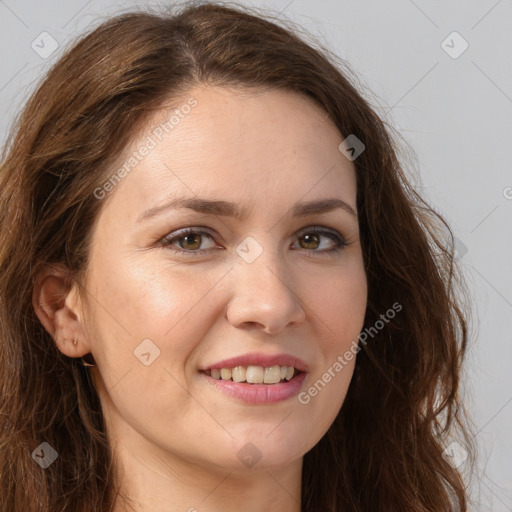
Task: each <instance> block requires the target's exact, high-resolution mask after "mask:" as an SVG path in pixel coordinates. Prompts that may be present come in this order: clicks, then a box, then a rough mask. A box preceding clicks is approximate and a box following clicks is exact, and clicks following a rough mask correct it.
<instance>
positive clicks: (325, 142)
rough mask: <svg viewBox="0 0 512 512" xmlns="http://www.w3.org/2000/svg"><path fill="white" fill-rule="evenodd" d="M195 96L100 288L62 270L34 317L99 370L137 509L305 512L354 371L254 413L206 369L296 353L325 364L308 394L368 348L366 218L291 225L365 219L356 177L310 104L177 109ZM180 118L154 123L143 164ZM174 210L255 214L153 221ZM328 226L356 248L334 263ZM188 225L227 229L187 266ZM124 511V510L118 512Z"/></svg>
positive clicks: (125, 195) (130, 199)
mask: <svg viewBox="0 0 512 512" xmlns="http://www.w3.org/2000/svg"><path fill="white" fill-rule="evenodd" d="M191 96H193V97H194V98H196V99H197V101H198V104H197V106H196V107H195V108H193V109H192V111H191V112H190V113H189V114H188V115H187V116H186V117H184V119H182V120H180V123H179V124H178V125H177V126H176V127H175V129H174V130H172V131H170V133H168V134H166V135H165V137H163V138H162V140H161V141H159V143H158V144H157V145H156V147H155V148H153V149H152V150H151V151H150V152H149V154H148V155H147V156H145V157H144V159H143V160H142V161H141V162H140V163H139V164H138V165H137V166H136V167H135V168H134V169H133V170H132V171H131V172H130V173H129V174H128V175H127V176H126V177H124V179H123V180H122V181H121V183H119V184H118V185H117V186H116V188H115V189H114V190H113V191H112V192H111V193H110V195H109V197H108V198H107V199H108V200H107V199H106V200H105V203H104V204H103V205H102V210H101V213H100V214H99V216H98V218H97V219H96V223H95V225H94V231H93V243H92V248H91V256H90V264H89V267H88V268H87V272H86V275H85V278H84V282H83V283H82V287H83V290H85V292H84V291H82V293H79V287H78V286H77V285H76V284H74V285H72V286H70V287H66V286H65V284H64V281H63V278H62V275H61V274H60V273H59V272H58V271H56V270H53V271H50V270H47V271H45V272H42V273H41V275H40V276H38V280H37V285H36V288H35V291H34V305H35V309H36V312H37V314H38V316H39V318H40V319H41V321H42V323H43V324H44V326H45V327H46V329H47V330H48V331H49V332H50V333H51V334H52V335H53V336H54V339H55V342H56V344H57V346H58V348H59V349H60V350H61V351H62V352H63V353H64V354H66V355H67V356H69V357H79V356H83V355H85V354H88V353H91V354H92V355H93V357H94V360H95V362H96V365H97V366H96V368H90V369H88V371H91V372H92V373H93V376H94V382H95V383H96V388H97V390H98V393H99V396H100V400H101V404H102V409H103V412H104V415H105V419H106V422H107V430H108V436H109V439H110V440H111V442H112V444H113V446H114V454H115V457H116V458H117V460H118V461H119V463H120V465H121V467H122V474H121V476H120V479H121V485H122V489H123V491H124V492H125V493H126V494H127V495H128V496H129V497H130V498H131V499H132V500H133V501H134V502H135V503H136V505H135V508H134V509H135V510H137V511H152V512H164V511H165V512H167V511H169V510H180V511H184V512H185V511H190V512H193V511H198V512H213V511H219V510H222V511H224V512H230V511H239V510H245V511H250V512H260V511H263V510H265V511H268V512H273V511H276V512H277V511H279V512H281V511H283V510H287V511H291V512H299V511H300V496H301V471H302V460H303V456H304V454H305V453H307V452H308V451H309V450H311V449H312V448H313V447H314V446H315V445H316V444H317V443H318V441H319V440H320V439H321V437H322V436H323V435H324V434H325V433H326V431H327V430H328V428H329V426H330V425H331V424H332V422H333V421H334V419H335V417H336V415H337V414H338V412H339V410H340V408H341V406H342V404H343V401H344V398H345V395H346V392H347V389H348V386H349V384H350V380H351V378H352V375H353V369H354V365H355V358H354V359H352V360H351V361H350V362H349V363H348V364H347V365H346V366H345V367H344V368H343V370H342V371H340V372H339V373H338V374H337V375H336V377H334V378H333V379H332V381H331V382H329V383H328V384H327V385H326V386H325V387H324V388H323V389H322V391H321V392H319V393H318V395H317V396H315V397H313V398H311V400H310V401H309V402H308V403H307V404H303V403H300V402H299V400H298V399H297V396H293V397H291V398H288V399H286V400H283V401H280V402H277V403H271V404H257V405H254V404H247V403H244V402H242V401H240V400H237V399H235V398H233V397H229V396H226V395H225V394H224V393H222V392H220V391H218V390H217V389H216V388H215V387H213V386H211V385H208V384H206V383H205V379H204V378H202V376H201V374H200V373H199V368H201V367H204V366H208V365H211V364H213V363H215V362H217V361H221V360H223V359H226V358H229V357H233V356H239V355H243V354H246V353H248V352H263V353H265V354H277V353H286V354H291V355H294V356H297V357H299V358H301V359H302V360H304V361H305V362H306V363H307V364H308V365H309V371H308V372H307V375H306V380H305V382H304V383H303V386H302V388H301V391H304V390H307V389H308V388H309V387H310V386H311V385H312V384H313V383H314V382H315V381H317V380H318V379H320V378H321V376H322V374H324V372H325V371H326V370H327V368H329V367H332V365H333V363H334V362H335V361H336V360H337V357H338V356H339V355H340V354H343V353H344V352H345V351H346V350H347V349H348V348H349V347H350V344H351V342H353V340H356V339H357V336H358V334H359V332H360V330H361V328H362V326H363V320H364V313H365V308H366V300H367V283H366V276H365V272H364V266H363V257H362V252H361V246H360V243H359V231H358V220H357V216H356V215H354V214H352V213H350V212H349V211H347V210H346V209H343V208H337V209H333V210H332V211H329V212H324V213H314V214H310V215H308V216H305V217H292V215H291V211H292V207H293V206H294V205H295V204H296V203H302V202H309V201H316V200H320V199H333V198H335V199H340V200H342V201H344V202H345V203H347V204H348V205H349V207H351V208H352V209H353V210H354V211H356V174H355V166H354V164H353V163H352V162H350V161H349V160H348V159H346V158H345V157H344V156H343V154H342V153H341V152H340V151H339V150H338V145H339V144H340V142H341V141H342V140H343V138H342V137H341V136H340V134H339V132H338V131H337V129H336V127H335V126H334V125H333V124H332V122H331V121H330V119H328V118H326V113H325V112H324V111H323V110H322V109H321V108H320V107H319V106H317V105H316V104H315V103H313V102H312V100H310V99H308V98H305V97H303V96H300V95H297V94H296V93H293V92H289V91H277V90H274V91H270V92H268V91H264V92H259V93H257V94H254V93H252V92H247V91H245V92H243V93H242V92H241V91H240V90H234V89H228V88H220V87H206V86H201V87H196V88H194V89H193V90H191V91H190V92H189V94H188V95H187V96H186V97H185V100H184V101H183V102H178V103H177V105H182V104H183V103H185V101H186V99H187V98H189V97H191ZM173 105H176V104H173ZM168 118H169V112H164V111H160V112H158V113H156V114H155V115H154V117H153V119H151V120H150V122H149V123H148V127H149V128H148V130H146V131H144V132H141V133H140V134H139V136H138V138H136V140H134V141H133V144H132V146H131V147H130V148H128V150H127V151H128V153H129V152H130V151H133V150H134V149H136V148H137V147H140V145H141V144H142V143H143V141H144V140H146V139H147V137H148V134H150V133H151V129H154V127H155V126H157V125H158V124H159V123H160V122H161V121H162V120H166V119H168ZM125 158H126V157H125ZM119 162H120V165H122V163H123V159H122V158H121V159H120V160H119ZM116 169H117V167H116ZM176 197H187V198H188V197H196V198H197V197H201V198H207V199H213V200H224V201H230V202H234V203H236V204H237V205H239V206H241V207H245V208H247V216H246V217H245V218H243V219H235V218H232V217H229V216H216V215H212V214H207V213H197V212H194V211H192V210H187V209H174V210H166V211H164V212H162V213H160V214H158V215H156V216H154V217H150V218H148V219H146V220H144V221H142V222H138V221H137V219H138V218H139V216H140V215H141V214H142V213H143V212H145V211H146V210H148V209H150V208H154V207H155V206H160V205H162V204H164V203H165V202H167V201H169V200H170V199H173V198H176ZM312 226H314V227H319V228H326V229H327V230H331V231H332V230H334V232H336V233H339V235H341V236H342V237H344V238H345V239H346V242H347V244H348V245H346V246H345V247H342V248H341V249H339V250H338V251H334V252H331V253H328V252H325V251H326V250H328V249H330V248H334V247H335V245H336V243H335V241H334V240H333V239H331V238H329V237H328V236H326V235H325V234H320V235H316V237H317V238H315V234H314V233H313V234H311V231H310V230H309V229H308V228H311V227H312ZM187 227H192V228H208V229H209V233H210V232H211V234H208V235H204V234H203V235H197V234H196V237H198V238H196V239H194V236H193V235H192V236H190V235H189V236H188V238H184V236H185V235H181V238H180V239H179V240H180V242H179V241H177V239H175V240H174V241H173V242H172V244H173V246H172V247H173V248H175V249H176V250H178V251H179V250H180V249H181V251H182V253H181V254H180V253H178V252H174V251H173V250H172V248H170V247H169V246H167V247H164V246H161V245H160V246H159V245H158V241H159V240H161V239H162V238H164V237H166V236H168V235H171V234H173V233H175V232H176V231H177V230H178V229H181V228H187ZM196 231H197V229H196ZM302 231H304V232H303V233H302ZM299 232H301V233H299ZM308 235H309V238H308ZM249 236H250V237H252V238H253V239H254V240H256V242H257V243H258V244H259V247H261V249H262V252H261V254H260V255H259V257H257V258H256V259H255V260H254V261H252V262H251V263H248V262H247V261H246V260H245V259H244V258H242V257H241V256H240V255H239V253H237V251H236V249H237V247H238V246H240V244H242V242H243V241H244V239H246V238H247V237H249ZM196 240H198V241H197V242H196ZM197 249H199V250H204V253H202V254H200V255H195V256H187V255H182V254H183V252H186V251H189V252H190V251H192V250H197ZM313 253H314V254H315V256H313ZM55 297H61V300H56V299H55ZM73 338H77V339H78V342H77V344H76V345H74V344H73V342H72V340H73ZM145 339H150V340H151V342H152V343H153V344H154V346H156V347H158V349H159V350H160V354H159V356H158V357H157V358H156V359H155V360H154V361H153V362H152V363H151V364H149V365H148V366H146V365H144V364H142V363H141V361H140V360H139V359H138V358H137V357H135V356H134V350H135V349H136V348H137V347H138V346H139V345H140V343H141V342H142V340H145ZM247 443H252V444H253V445H255V446H256V447H257V449H258V451H259V453H260V454H261V458H260V459H259V461H258V462H257V463H256V464H255V465H253V466H251V467H249V466H247V465H245V464H244V463H242V461H241V460H240V458H239V457H238V455H237V454H238V452H239V450H241V449H242V448H243V447H244V446H246V445H247ZM125 510H129V509H128V507H127V505H126V504H125V503H123V501H122V500H120V499H119V500H118V501H117V502H116V505H115V508H114V512H122V511H125Z"/></svg>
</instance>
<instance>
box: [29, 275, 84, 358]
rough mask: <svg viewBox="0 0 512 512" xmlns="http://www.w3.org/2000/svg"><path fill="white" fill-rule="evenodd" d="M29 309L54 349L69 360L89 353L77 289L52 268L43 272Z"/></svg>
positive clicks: (39, 277) (38, 279)
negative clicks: (50, 338) (50, 340)
mask: <svg viewBox="0 0 512 512" xmlns="http://www.w3.org/2000/svg"><path fill="white" fill-rule="evenodd" d="M32 305H33V307H34V310H35V313H36V315H37V317H38V318H39V320H40V322H41V323H42V325H43V327H44V328H45V329H46V331H47V332H48V333H49V334H50V335H51V336H52V338H53V339H54V341H55V344H56V345H57V348H58V349H59V350H60V351H61V352H62V353H63V354H65V355H67V356H69V357H80V356H82V355H84V354H86V353H88V352H89V350H88V347H87V346H86V345H87V344H88V343H87V339H86V337H85V336H84V331H83V322H82V314H81V311H80V301H79V300H78V287H77V284H73V283H72V282H71V281H70V280H69V275H68V273H66V272H65V271H60V270H56V269H55V267H52V268H46V269H44V270H42V271H41V272H40V273H39V274H38V276H37V278H36V282H35V285H34V291H33V295H32Z"/></svg>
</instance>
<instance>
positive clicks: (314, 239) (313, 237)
mask: <svg viewBox="0 0 512 512" xmlns="http://www.w3.org/2000/svg"><path fill="white" fill-rule="evenodd" d="M301 238H302V239H303V240H306V248H307V249H315V248H316V246H318V235H317V234H316V233H313V234H307V235H304V236H302V237H301ZM311 243H313V245H314V246H315V247H311V246H310V245H309V244H311Z"/></svg>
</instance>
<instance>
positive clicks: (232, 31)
mask: <svg viewBox="0 0 512 512" xmlns="http://www.w3.org/2000/svg"><path fill="white" fill-rule="evenodd" d="M342 68H343V66H342V63H340V62H335V58H334V56H332V55H329V54H328V52H327V51H325V50H324V51H320V50H317V49H315V48H313V47H311V46H310V45H308V44H307V43H306V42H304V41H302V40H301V39H300V38H299V37H298V36H297V35H295V34H294V32H293V31H292V29H285V28H282V27H280V26H278V25H277V24H274V23H272V22H271V21H269V20H265V19H263V18H262V17H260V16H258V15H256V14H255V13H251V12H250V11H249V10H248V9H246V8H241V7H240V6H234V7H226V6H219V5H215V4H205V5H201V6H193V5H190V6H185V8H184V9H182V10H181V11H180V12H176V13H174V14H172V15H171V14H169V15H155V14H147V13H140V12H138V13H129V14H124V15H121V16H118V17H115V18H112V19H111V20H108V21H107V22H105V23H103V24H102V25H101V26H100V27H98V28H96V29H95V30H93V31H92V32H91V33H89V34H87V35H86V36H84V37H82V38H81V39H80V40H79V41H78V42H77V43H76V44H75V45H74V47H73V48H71V49H69V50H68V51H67V53H66V54H65V55H64V56H63V57H62V58H61V59H60V60H59V61H58V62H57V63H56V64H55V65H54V67H53V68H52V69H51V70H50V72H49V74H48V76H47V77H46V78H45V79H44V81H43V82H42V83H41V85H40V87H39V88H38V90H37V91H36V92H35V93H34V95H33V96H32V97H31V98H30V100H29V101H28V103H27V106H26V108H25V111H24V112H23V115H22V116H21V118H20V119H19V122H18V125H17V129H16V130H15V131H13V134H12V138H11V140H10V144H9V146H8V147H6V149H5V151H4V155H3V158H2V162H3V163H2V167H1V176H0V180H1V183H0V198H1V203H0V205H1V209H0V212H1V228H0V247H2V252H1V259H0V269H1V273H2V280H1V283H0V293H1V294H0V298H1V338H0V342H1V343H0V350H1V352H0V354H1V357H0V361H1V363H0V369H1V383H2V387H1V392H0V393H1V396H0V404H1V405H0V407H1V409H0V411H1V414H0V419H1V431H2V438H1V445H0V446H1V452H0V455H1V457H0V460H1V462H0V464H1V465H0V481H1V490H2V493H0V496H1V497H0V504H1V507H0V510H1V511H13V510H16V511H18V510H19V511H21V510H24V511H25V510H27V511H32V510H34V511H35V510H38V511H40V510H44V511H56V510H73V511H90V510H98V511H99V510H105V511H108V510H112V511H114V512H121V511H125V510H140V511H142V510H144V511H146V510H148V511H149V510H151V511H163V510H189V511H193V510H197V511H201V512H202V511H213V510H241V509H243V510H251V511H263V510H265V511H273V510H280V511H281V510H287V511H292V512H298V511H308V512H309V511H317V510H323V511H325V510H329V511H372V512H375V511H388V510H393V511H400V510H403V511H405V510H407V511H418V512H419V511H436V512H439V511H454V510H467V501H468V496H467V491H466V484H465V482H464V479H463V477H462V474H461V471H462V466H461V465H460V464H459V463H457V464H455V463H454V462H453V460H451V459H450V456H447V452H446V449H445V448H446V446H447V445H448V446H449V447H451V448H450V450H451V451H450V452H449V453H450V454H451V456H452V458H453V451H454V450H453V448H454V446H455V448H458V449H459V452H458V459H461V453H462V454H463V455H464V456H463V457H462V458H463V459H466V457H468V459H467V460H468V461H471V460H472V456H473V450H472V447H471V436H470V434H469V428H468V427H467V426H466V425H465V423H464V419H465V418H464V416H463V415H462V413H461V410H460V409H461V404H460V402H459V394H458V386H459V377H460V367H461V363H462V361H463V358H464V354H465V350H466V343H467V333H466V322H467V319H466V313H465V312H464V311H463V306H462V303H460V302H459V299H458V298H457V297H456V295H455V292H454V280H455V278H456V273H455V272H456V270H455V268H454V257H453V251H452V250H450V247H449V246H445V244H446V232H447V230H446V229H445V228H447V226H446V225H445V224H444V223H443V221H442V219H441V218H440V217H439V216H438V215H437V214H436V213H435V212H433V211H432V210H431V209H430V208H429V207H428V205H427V204H426V203H425V202H423V201H422V200H421V198H420V197H419V196H418V195H417V194H416V193H415V192H414V190H413V189H412V188H411V187H410V185H409V184H408V181H407V179H406V177H405V175H404V173H403V171H402V170H401V167H400V165H399V162H398V159H397V156H396V152H395V145H394V143H393V141H392V139H391V136H390V135H389V133H388V131H387V130H386V128H385V126H384V124H383V122H382V121H381V120H380V119H379V117H378V116H377V115H376V114H375V113H374V111H373V110H372V109H371V107H370V105H369V104H368V103H367V101H365V100H364V99H363V97H362V96H361V94H360V93H359V92H357V90H356V89H355V87H354V86H353V85H351V83H350V82H349V81H348V79H347V78H346V76H345V72H343V71H342ZM448 233H449V235H450V236H451V232H450V231H449V229H448ZM189 244H190V245H189ZM447 245H449V244H447ZM455 434H458V437H457V439H459V443H456V444H455V445H454V444H453V441H452V439H454V437H453V436H454V435H455ZM449 443H452V444H449ZM462 447H463V448H462ZM461 450H462V452H461ZM459 462H460V460H459Z"/></svg>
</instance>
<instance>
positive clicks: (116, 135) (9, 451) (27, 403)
mask: <svg viewBox="0 0 512 512" xmlns="http://www.w3.org/2000/svg"><path fill="white" fill-rule="evenodd" d="M258 14H259V13H257V12H256V10H255V9H249V8H247V7H243V6H241V5H239V4H234V3H232V5H231V6H228V5H219V4H212V3H203V4H202V5H198V6H195V5H192V4H190V5H189V4H185V5H184V6H182V7H180V9H179V10H178V11H176V12H172V11H169V12H166V13H163V14H162V13H150V12H145V13H143V12H134V13H127V14H123V15H119V16H116V17H113V18H111V19H108V20H106V21H104V22H103V23H102V24H101V25H100V26H99V27H97V28H95V29H94V30H91V31H90V33H88V34H85V35H83V36H82V37H80V38H79V40H78V41H76V42H75V43H74V45H73V46H72V47H71V48H70V49H68V50H67V51H66V53H65V54H64V55H63V56H62V57H61V58H60V59H59V60H58V62H57V63H56V64H55V65H54V66H53V67H52V68H51V69H50V70H49V72H48V74H47V75H46V77H45V78H44V80H43V81H42V82H41V84H40V85H39V87H38V89H37V90H36V91H35V93H34V94H33V95H32V96H31V97H30V99H29V101H28V102H27V104H26V107H25V109H24V111H23V112H22V114H21V115H20V116H19V118H18V120H17V123H16V125H15V127H14V128H13V131H12V133H11V136H10V138H9V139H8V143H7V144H6V146H5V148H4V150H3V153H2V158H1V162H2V163H1V173H0V275H1V279H0V322H1V324H0V386H1V387H0V431H1V440H0V512H13V511H21V510H24V511H27V512H31V511H36V510H37V511H52V512H56V511H60V510H73V511H82V510H83V511H86V510H88V511H90V510H97V511H100V510H102V511H108V510H110V509H111V507H112V506H113V503H114V501H115V498H116V494H117V492H118V482H117V481H116V467H115V464H114V458H113V454H112V453H111V450H110V447H109V442H108V439H107V436H106V434H105V425H104V421H103V416H102V412H101V407H100V402H99V399H98V396H97V394H96V391H95V388H94V386H93V382H92V379H91V375H90V373H89V372H90V370H88V368H85V367H84V366H82V365H81V364H79V363H78V360H77V359H73V358H69V357H66V356H65V355H63V354H62V353H61V352H60V351H59V350H58V349H57V347H56V345H55V343H54V341H53V339H52V337H51V336H50V335H49V333H48V332H46V330H45V329H44V328H43V326H42V325H41V323H40V322H39V321H38V319H37V317H36V315H35V312H34V308H33V305H32V293H33V287H34V278H35V275H36V274H37V272H38V270H39V269H41V268H42V267H43V266H44V265H47V264H55V265H63V266H65V268H67V269H68V270H69V275H70V279H76V280H78V279H79V277H80V275H81V273H82V272H83V271H84V269H85V268H86V266H87V262H88V259H87V257H88V248H89V244H90V233H91V226H92V223H93V222H94V220H95V219H96V218H97V216H98V213H99V211H100V208H101V206H102V204H103V203H104V202H103V201H100V200H98V198H97V195H95V193H94V191H95V190H96V189H97V187H99V186H101V185H102V184H103V183H105V180H106V179H107V178H108V177H109V176H111V175H112V162H114V160H115V159H116V157H118V156H119V155H120V153H121V151H122V150H123V149H124V148H125V147H126V145H127V143H128V142H129V141H130V140H131V139H132V137H133V136H134V134H136V133H137V132H138V130H139V129H140V128H141V126H142V124H143V123H144V121H145V120H146V119H147V118H148V115H149V113H151V112H154V111H155V110H157V109H158V108H159V106H161V105H162V104H163V102H164V101H165V102H168V101H169V99H170V98H172V99H174V100H176V101H177V100H178V98H181V97H182V96H183V95H184V94H185V93H186V92H187V90H189V89H190V88H191V87H192V86H194V85H197V84H215V85H229V86H237V87H260V88H264V89H276V88H284V89H287V90H291V91H296V92H298V93H301V94H305V95H307V96H309V97H310V98H313V99H314V100H315V101H316V102H317V103H318V104H319V105H321V106H322V107H323V108H324V109H325V111H326V113H328V115H329V116H330V118H331V119H332V120H333V122H334V123H335V124H336V126H337V128H338V129H339V132H340V134H341V135H342V136H343V137H346V136H348V135H349V134H353V135H355V136H356V137H357V138H358V139H360V140H361V141H362V142H363V143H364V144H365V146H366V147H365V150H364V152H363V153H362V154H361V155H360V156H359V157H358V158H357V159H356V160H354V164H355V166H356V170H357V209H358V212H359V223H360V233H361V243H362V249H363V257H364V263H365V268H366V273H367V278H368V305H367V312H366V317H365V329H366V328H370V327H371V326H374V325H375V323H376V322H378V321H379V317H380V315H381V314H382V313H384V312H385V311H386V310H388V309H389V308H390V305H391V304H394V303H399V304H400V305H401V306H402V308H403V309H402V311H401V312H400V314H397V315H396V317H395V318H394V319H393V320H392V321H389V322H386V323H385V325H384V327H383V328H382V329H380V330H379V333H378V335H377V336H375V337H373V338H372V339H371V340H370V341H368V343H365V344H364V346H363V345H361V348H362V349H361V351H360V353H359V355H358V357H357V362H356V366H355V373H354V377H353V379H352V381H351V384H350V387H349V390H348V393H347V395H346V399H345V401H344V404H343V406H342V408H341V410H340V412H339V414H338V416H337V418H336V419H335V421H334V423H333V424H332V426H331V427H330V429H329V431H328V432H327V433H326V435H325V436H324V437H323V438H322V439H321V440H320V442H319V443H318V444H317V445H316V446H315V447H314V448H313V449H312V450H310V451H309V452H308V453H306V454H305V456H304V463H303V474H302V496H301V503H302V510H303V511H308V512H313V511H323V512H325V511H330V512H339V511H346V512H348V511H354V512H355V511H358V512H363V511H364V512H379V511H381V512H384V511H390V510H392V511H394V512H398V511H408V512H424V511H431V512H433V511H435V512H443V511H455V510H460V511H465V510H467V502H468V495H467V494H468V493H467V485H466V483H465V479H464V478H463V476H462V474H461V472H460V471H459V470H458V469H456V468H455V467H454V466H453V465H452V464H450V463H449V462H448V460H447V459H448V458H447V457H446V456H444V455H443V450H444V448H445V446H446V444H447V443H448V442H449V441H450V440H451V439H455V438H457V439H459V443H460V444H461V446H463V447H464V450H465V451H466V453H467V454H468V461H470V462H472V461H473V459H474V456H473V454H474V449H473V447H472V445H471V442H472V438H471V435H470V433H469V432H470V430H469V429H470V426H469V422H467V421H465V419H466V417H467V415H466V414H465V413H464V409H463V406H462V404H461V402H460V391H459V379H460V371H461V364H462V361H463V359H464V355H465V351H466V346H467V342H468V322H469V319H468V313H467V307H466V306H465V302H464V301H463V300H462V299H461V298H460V294H458V293H457V290H462V289H463V288H462V287H461V286H458V288H456V286H455V285H456V284H459V285H462V284H463V281H461V279H460V275H459V271H458V270H457V267H456V265H455V263H456V262H455V257H454V250H453V243H452V242H453V236H452V234H451V231H450V229H449V227H448V226H447V225H446V223H445V222H444V220H443V219H442V217H441V216H440V215H438V214H437V213H436V212H435V211H434V210H433V209H432V208H431V207H430V206H429V205H428V204H427V203H426V202H425V201H424V200H423V199H422V198H421V197H420V196H419V195H418V194H417V193H416V192H415V190H414V189H413V188H412V186H411V185H410V183H409V181H408V178H407V177H406V176H405V174H404V172H403V170H402V167H401V164H400V163H399V158H398V156H397V155H398V154H399V153H398V151H399V149H398V148H399V146H398V145H397V143H396V139H395V138H392V135H391V131H390V129H389V127H388V126H387V125H386V124H385V123H384V122H383V121H382V119H381V118H379V116H378V115H377V114H376V113H375V108H373V107H372V106H371V105H370V102H369V100H367V99H364V97H363V94H364V93H363V92H358V89H357V87H356V85H355V82H354V81H353V80H352V79H350V80H349V78H348V77H349V75H350V74H351V72H350V71H349V67H348V66H347V65H346V64H345V63H344V62H343V61H342V60H341V59H339V58H337V57H336V56H335V55H333V54H332V53H331V52H329V51H328V50H326V49H325V48H324V47H323V46H322V45H320V44H319V45H318V48H315V47H314V44H313V43H312V42H306V40H305V38H304V37H302V36H301V35H299V32H300V30H299V29H298V28H295V29H293V27H291V24H290V26H289V27H286V22H283V21H282V20H277V19H276V18H274V19H272V18H273V16H271V15H270V14H266V15H265V16H262V15H261V14H259V15H258ZM265 18H267V19H265ZM288 23H289V22H288ZM409 179H410V178H409ZM455 436H458V437H455ZM43 441H44V442H47V443H48V444H49V445H50V446H51V447H52V448H53V449H54V450H55V451H56V452H57V453H58V460H57V461H56V462H55V463H53V464H51V465H50V466H49V467H48V468H46V469H41V467H40V466H39V465H38V464H36V463H35V462H34V460H32V457H31V456H30V455H31V453H32V452H33V451H34V450H35V449H36V448H37V447H38V446H39V445H40V444H41V442H43Z"/></svg>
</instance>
